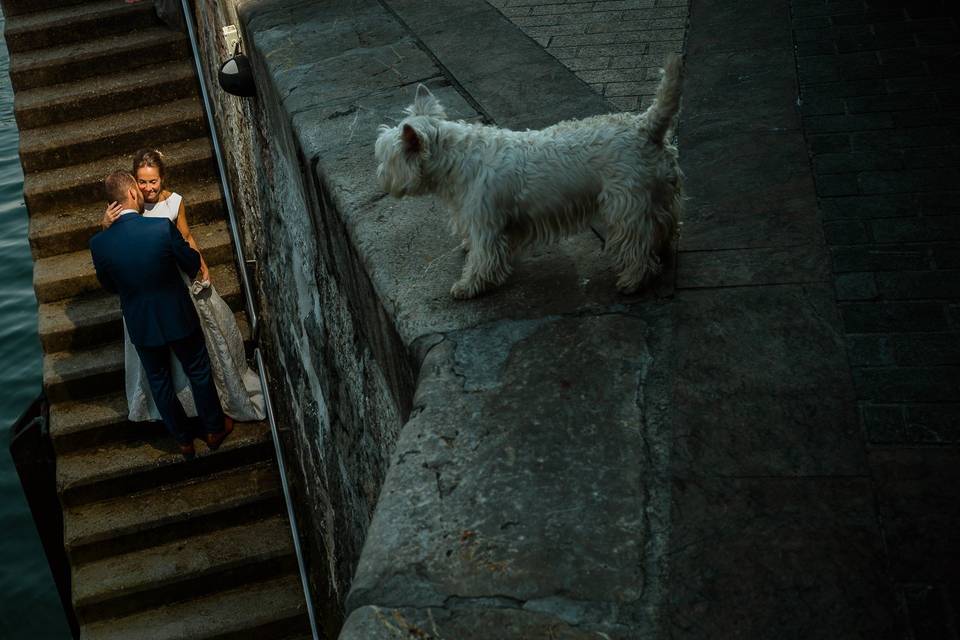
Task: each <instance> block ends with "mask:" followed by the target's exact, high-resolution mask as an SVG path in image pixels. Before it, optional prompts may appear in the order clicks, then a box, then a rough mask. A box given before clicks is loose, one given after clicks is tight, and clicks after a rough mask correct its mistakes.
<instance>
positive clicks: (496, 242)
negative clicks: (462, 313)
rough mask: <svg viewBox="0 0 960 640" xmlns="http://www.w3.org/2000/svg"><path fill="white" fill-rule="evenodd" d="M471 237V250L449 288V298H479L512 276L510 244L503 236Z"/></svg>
mask: <svg viewBox="0 0 960 640" xmlns="http://www.w3.org/2000/svg"><path fill="white" fill-rule="evenodd" d="M468 238H469V247H470V250H469V253H467V259H466V261H465V262H464V264H463V272H462V273H461V274H460V279H459V280H457V281H456V282H455V283H453V286H452V287H451V288H450V295H452V296H453V297H454V298H457V299H458V300H465V299H467V298H473V297H475V296H477V295H480V294H481V293H483V292H484V291H487V290H488V289H491V288H493V287H496V286H498V285H500V284H503V282H504V281H505V280H506V279H507V278H508V277H509V276H510V255H509V253H510V252H509V242H508V241H507V239H506V237H505V236H504V235H503V234H502V233H499V232H489V233H481V234H479V236H478V237H470V236H468Z"/></svg>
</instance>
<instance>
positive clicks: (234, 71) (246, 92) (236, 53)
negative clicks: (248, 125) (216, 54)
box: [217, 42, 257, 98]
mask: <svg viewBox="0 0 960 640" xmlns="http://www.w3.org/2000/svg"><path fill="white" fill-rule="evenodd" d="M217 78H218V80H219V81H220V88H221V89H223V90H224V91H226V92H227V93H229V94H232V95H235V96H242V97H244V98H249V97H252V96H255V95H257V85H256V84H255V83H254V81H253V72H252V71H251V70H250V60H248V59H247V56H245V55H243V54H242V53H240V43H239V42H238V43H237V45H236V47H235V48H234V50H233V56H232V57H230V58H228V59H227V60H226V62H224V63H223V64H222V65H220V73H219V74H217Z"/></svg>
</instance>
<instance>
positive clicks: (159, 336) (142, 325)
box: [90, 171, 233, 458]
mask: <svg viewBox="0 0 960 640" xmlns="http://www.w3.org/2000/svg"><path fill="white" fill-rule="evenodd" d="M104 187H105V188H106V192H107V193H106V195H107V200H108V201H116V202H119V203H120V204H121V206H122V207H123V211H121V212H120V216H119V217H118V218H117V220H116V221H115V222H114V223H113V224H112V225H111V226H110V227H109V228H108V229H106V230H105V231H101V232H100V233H98V234H97V235H95V236H94V237H93V238H92V239H91V240H90V253H91V254H93V266H94V267H95V268H96V270H97V279H98V280H100V284H102V285H103V288H104V289H106V290H107V291H110V292H111V293H116V294H119V295H120V307H121V310H122V312H123V319H124V320H125V321H126V324H127V333H128V334H129V336H130V341H131V342H132V343H133V346H134V347H135V348H136V349H137V353H138V354H139V355H140V362H141V363H143V368H144V369H145V370H146V372H147V381H148V382H149V385H150V391H151V392H152V393H153V399H154V401H155V402H156V404H157V409H158V410H159V411H160V417H161V418H163V423H164V425H165V426H166V427H167V430H168V431H169V432H170V435H172V436H173V437H174V439H175V440H176V441H177V443H178V444H179V445H180V452H181V453H182V454H183V455H184V457H186V458H191V457H193V456H194V455H195V453H196V451H195V450H194V448H193V437H192V435H191V433H190V427H189V426H188V418H187V415H186V413H185V412H184V410H183V406H182V405H181V404H180V401H179V400H178V399H177V396H176V390H175V389H174V385H173V376H172V373H171V370H170V352H171V351H173V353H174V355H175V356H176V357H177V359H178V360H179V361H180V364H181V365H182V366H183V371H184V373H186V374H187V378H188V379H189V380H190V388H191V390H192V391H193V399H194V401H195V404H196V407H197V413H198V414H199V417H200V421H201V423H202V424H203V430H204V440H206V442H207V445H208V446H209V447H210V448H211V449H216V448H218V447H219V446H220V443H222V442H223V440H224V438H226V437H227V435H228V434H229V433H230V432H231V431H232V430H233V421H232V420H231V419H230V418H227V417H225V416H224V414H223V410H222V409H221V408H220V399H219V398H218V397H217V389H216V387H215V386H214V383H213V376H212V374H211V371H210V357H209V355H208V354H207V347H206V345H205V344H204V340H203V332H202V330H201V329H200V321H199V319H198V318H197V311H196V309H195V308H194V306H193V302H192V301H191V300H190V294H189V293H188V291H187V287H186V285H185V284H184V282H183V279H182V278H181V276H180V272H179V271H178V270H177V267H180V269H183V271H184V272H186V274H187V275H188V276H190V278H193V277H195V276H196V274H197V271H198V270H199V269H200V254H199V253H197V252H196V251H194V250H193V249H192V248H190V245H188V244H187V243H186V242H185V241H184V239H183V236H181V235H180V232H179V231H178V230H177V228H176V226H174V225H173V223H172V222H170V221H169V220H168V219H166V218H144V217H143V216H142V215H140V214H141V213H143V195H142V194H141V193H140V189H139V188H138V187H137V183H136V181H135V180H134V179H133V177H132V176H131V175H130V174H129V173H126V172H123V171H115V172H113V173H111V174H110V175H108V176H107V177H106V178H105V179H104Z"/></svg>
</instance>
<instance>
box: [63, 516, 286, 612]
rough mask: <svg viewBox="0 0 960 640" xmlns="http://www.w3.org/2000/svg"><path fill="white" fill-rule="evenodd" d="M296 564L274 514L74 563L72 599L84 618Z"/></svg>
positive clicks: (135, 607)
mask: <svg viewBox="0 0 960 640" xmlns="http://www.w3.org/2000/svg"><path fill="white" fill-rule="evenodd" d="M296 570H297V559H296V555H295V553H294V549H293V542H292V539H291V533H290V527H289V525H288V524H287V519H286V518H285V517H284V516H282V515H275V516H272V517H269V518H267V519H264V520H259V521H255V522H251V523H245V524H242V525H236V526H233V527H225V528H223V529H220V530H217V531H210V532H204V533H200V534H197V535H193V536H189V537H186V538H183V539H180V540H175V541H172V542H168V543H166V544H162V545H158V546H155V547H149V548H146V549H138V550H135V551H130V552H128V553H124V554H119V555H115V556H111V557H107V558H102V559H100V560H95V561H93V562H89V563H86V564H81V565H79V566H75V567H74V568H73V583H72V584H73V585H74V588H73V603H74V607H75V608H76V611H77V616H78V617H79V619H80V621H81V622H86V623H89V622H93V621H95V620H100V619H103V618H106V617H118V616H125V615H129V614H132V613H135V612H137V611H143V610H145V609H150V608H154V607H158V606H161V605H163V604H167V603H171V602H178V601H183V600H188V599H193V598H197V597H199V596H203V595H206V594H209V593H213V592H216V591H219V590H222V589H223V587H224V585H236V586H239V585H242V584H244V583H248V582H253V581H256V580H258V579H263V578H267V577H275V576H277V575H282V574H290V573H294V572H296Z"/></svg>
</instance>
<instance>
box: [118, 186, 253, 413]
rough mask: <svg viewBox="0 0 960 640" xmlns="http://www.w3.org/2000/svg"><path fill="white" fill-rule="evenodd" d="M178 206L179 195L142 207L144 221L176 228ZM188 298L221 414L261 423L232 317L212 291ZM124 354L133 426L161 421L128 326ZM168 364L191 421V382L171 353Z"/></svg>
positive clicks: (193, 408) (234, 319) (201, 291)
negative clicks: (161, 220)
mask: <svg viewBox="0 0 960 640" xmlns="http://www.w3.org/2000/svg"><path fill="white" fill-rule="evenodd" d="M182 200H183V199H182V198H181V196H180V195H179V194H177V193H172V194H170V196H169V197H168V198H167V199H166V200H162V201H160V202H157V203H156V204H149V203H145V204H144V212H143V215H144V216H146V217H148V218H168V219H170V220H172V221H173V222H174V223H176V220H177V215H178V214H179V213H180V203H181V202H182ZM181 275H182V276H183V281H184V286H185V287H187V288H188V289H189V288H190V286H191V282H190V279H189V278H188V277H187V275H186V274H184V273H183V272H181ZM190 298H191V299H192V300H193V304H194V306H195V307H196V309H197V315H198V316H199V318H200V327H201V329H203V337H204V339H205V341H206V343H207V351H208V352H209V354H210V369H211V372H212V373H213V380H214V384H215V385H216V387H217V394H218V395H219V396H220V405H221V406H222V407H223V412H224V413H226V414H227V415H228V416H230V417H231V418H233V419H234V420H236V421H237V422H249V421H255V420H263V418H264V416H265V415H266V411H265V410H264V403H263V390H262V389H261V388H260V378H259V376H257V374H255V373H254V372H253V371H251V370H250V367H249V366H247V359H246V354H245V352H244V348H243V337H242V336H241V335H240V329H239V327H237V321H236V318H234V316H233V311H231V310H230V307H229V306H228V305H227V303H226V302H224V301H223V298H221V297H220V296H219V295H218V294H217V292H216V290H215V289H214V287H213V285H210V286H208V287H206V288H204V289H201V290H200V292H199V293H198V294H196V295H194V294H193V293H191V294H190ZM123 351H124V354H123V355H124V367H125V372H124V378H125V386H126V392H127V417H128V418H129V420H131V421H133V422H144V421H148V420H160V419H161V418H160V412H159V411H157V405H156V403H155V402H154V401H153V394H152V393H151V392H150V385H149V383H148V382H147V372H146V371H145V370H144V368H143V365H142V364H141V363H140V356H138V355H137V350H136V348H134V346H133V343H132V342H130V336H129V335H128V334H127V326H126V324H124V326H123ZM170 361H171V369H172V372H173V387H174V389H176V392H177V397H178V398H179V399H180V403H181V404H182V405H183V409H184V411H186V413H187V415H188V416H190V417H195V416H196V415H197V408H196V406H195V404H194V402H193V392H192V391H191V390H190V381H189V380H188V379H187V375H186V374H185V373H184V372H183V367H181V366H180V361H179V360H177V358H176V357H175V356H174V355H173V352H171V353H170Z"/></svg>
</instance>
